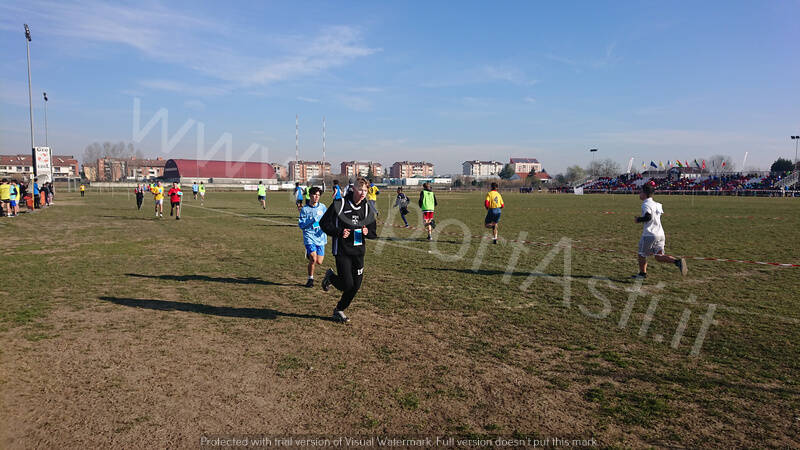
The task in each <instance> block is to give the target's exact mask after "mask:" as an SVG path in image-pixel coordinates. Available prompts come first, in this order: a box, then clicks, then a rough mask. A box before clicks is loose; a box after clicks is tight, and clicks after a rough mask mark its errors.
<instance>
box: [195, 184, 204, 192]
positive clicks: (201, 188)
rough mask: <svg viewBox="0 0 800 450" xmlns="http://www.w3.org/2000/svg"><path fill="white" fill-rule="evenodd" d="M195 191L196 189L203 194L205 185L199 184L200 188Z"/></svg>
mask: <svg viewBox="0 0 800 450" xmlns="http://www.w3.org/2000/svg"><path fill="white" fill-rule="evenodd" d="M197 189H198V190H199V191H200V192H205V191H206V185H205V184H201V185H200V187H199V188H197Z"/></svg>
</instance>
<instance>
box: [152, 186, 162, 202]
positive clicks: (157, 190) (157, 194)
mask: <svg viewBox="0 0 800 450" xmlns="http://www.w3.org/2000/svg"><path fill="white" fill-rule="evenodd" d="M151 192H152V193H153V195H154V196H155V197H153V200H164V187H163V186H155V187H153V189H152V191H151Z"/></svg>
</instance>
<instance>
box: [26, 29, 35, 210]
mask: <svg viewBox="0 0 800 450" xmlns="http://www.w3.org/2000/svg"><path fill="white" fill-rule="evenodd" d="M24 25H25V47H26V49H27V52H28V106H29V107H30V115H31V166H32V167H31V168H32V169H33V175H31V183H30V189H31V195H33V177H34V176H36V144H35V141H34V140H33V90H32V88H31V29H30V28H28V24H27V23H26V24H24Z"/></svg>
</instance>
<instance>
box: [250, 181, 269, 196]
mask: <svg viewBox="0 0 800 450" xmlns="http://www.w3.org/2000/svg"><path fill="white" fill-rule="evenodd" d="M250 195H252V194H250ZM266 195H267V187H266V186H264V185H263V184H259V185H258V196H259V197H265V196H266Z"/></svg>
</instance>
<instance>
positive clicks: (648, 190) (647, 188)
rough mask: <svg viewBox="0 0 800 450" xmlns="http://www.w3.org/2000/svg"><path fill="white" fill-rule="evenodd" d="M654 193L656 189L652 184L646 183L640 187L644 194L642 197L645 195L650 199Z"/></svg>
mask: <svg viewBox="0 0 800 450" xmlns="http://www.w3.org/2000/svg"><path fill="white" fill-rule="evenodd" d="M655 191H656V187H655V186H653V185H652V184H650V182H647V183H645V184H643V185H642V192H643V193H644V195H646V196H648V197H652V196H653V193H654V192H655Z"/></svg>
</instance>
